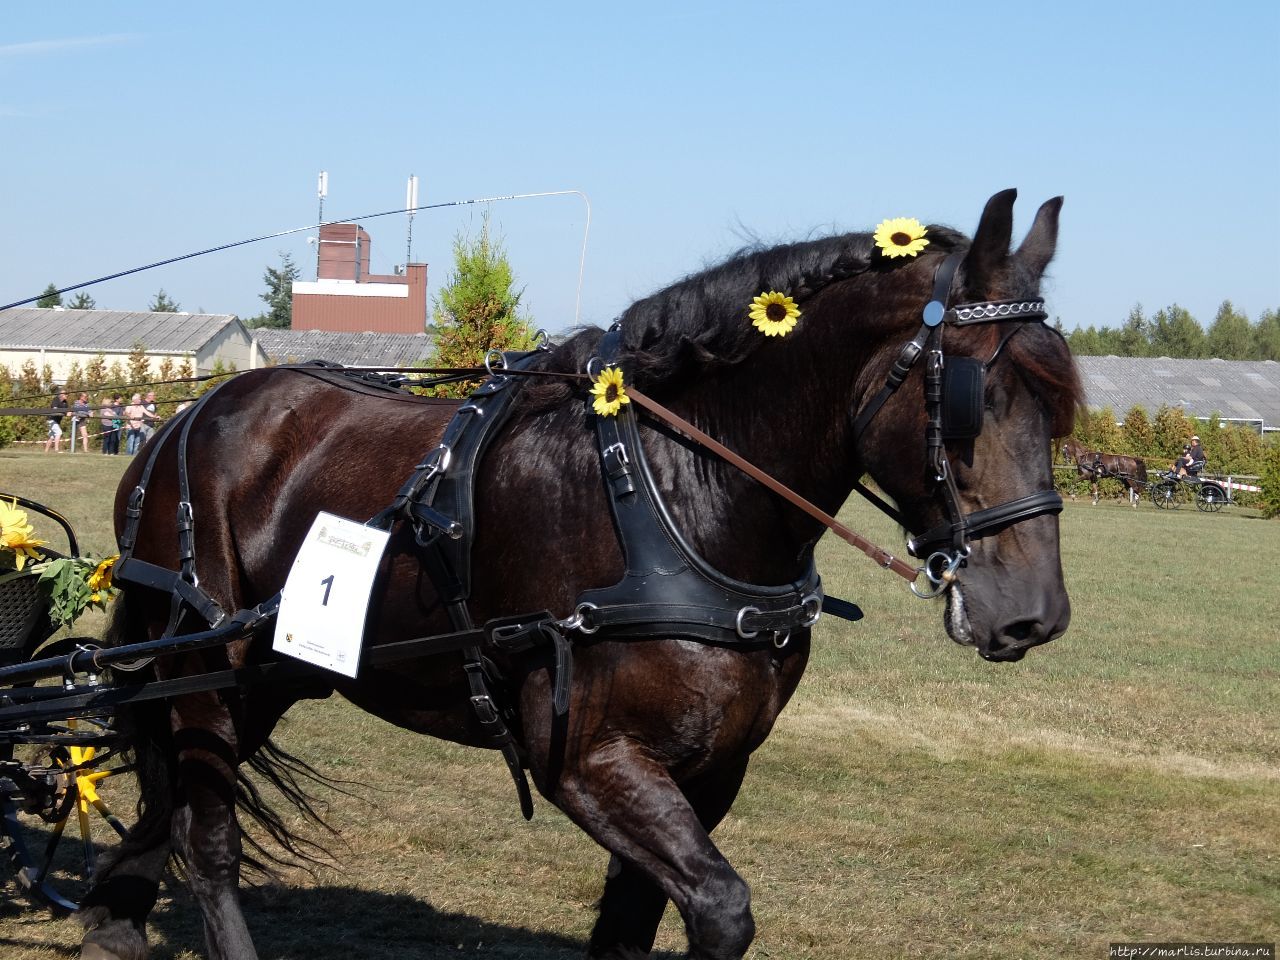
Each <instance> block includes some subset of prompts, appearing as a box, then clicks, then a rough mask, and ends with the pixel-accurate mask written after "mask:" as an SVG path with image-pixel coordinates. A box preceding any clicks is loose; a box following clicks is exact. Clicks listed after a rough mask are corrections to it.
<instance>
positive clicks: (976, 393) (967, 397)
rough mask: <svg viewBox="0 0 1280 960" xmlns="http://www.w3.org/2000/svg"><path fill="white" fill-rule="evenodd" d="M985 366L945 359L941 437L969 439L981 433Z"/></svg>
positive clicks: (961, 359)
mask: <svg viewBox="0 0 1280 960" xmlns="http://www.w3.org/2000/svg"><path fill="white" fill-rule="evenodd" d="M985 380H986V364H984V363H983V362H982V361H981V360H978V359H976V358H974V357H948V358H947V360H946V365H945V366H944V367H943V370H942V438H943V439H944V440H970V439H972V438H974V437H976V436H977V435H978V434H980V433H981V432H982V410H983V406H984V397H983V386H984V382H985Z"/></svg>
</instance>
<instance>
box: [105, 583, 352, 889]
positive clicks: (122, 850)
mask: <svg viewBox="0 0 1280 960" xmlns="http://www.w3.org/2000/svg"><path fill="white" fill-rule="evenodd" d="M140 598H141V595H140V594H136V593H135V594H134V595H132V596H131V594H130V591H129V590H124V591H122V592H121V593H120V594H119V595H118V596H117V597H116V599H115V600H114V601H113V603H112V604H111V612H110V619H109V621H108V624H107V628H106V631H105V632H104V634H103V645H104V646H108V647H111V646H120V645H122V644H124V643H128V642H130V641H131V640H137V639H138V638H140V637H143V636H144V635H145V634H144V631H145V629H146V624H145V622H144V620H143V615H142V610H141V609H140V608H141V606H142V604H141V603H140V602H139V601H140ZM128 678H129V679H130V680H131V681H133V682H136V681H138V680H143V679H145V680H155V679H156V676H155V671H154V668H153V667H146V668H145V672H142V673H138V674H129V675H128ZM116 724H117V728H118V729H120V730H121V731H122V732H123V733H124V734H125V737H126V742H127V743H128V745H129V747H128V752H129V753H130V754H131V755H132V759H133V766H134V768H135V769H136V772H137V778H138V786H139V797H138V806H137V813H138V819H137V823H136V825H135V826H134V828H133V829H132V830H131V831H130V832H129V834H128V836H127V837H126V838H125V839H124V840H122V841H121V843H120V845H119V847H117V848H116V851H114V852H113V855H112V857H111V863H120V862H123V861H125V860H126V859H128V858H129V857H130V856H132V855H136V854H141V853H144V852H146V851H149V850H154V849H156V848H158V847H159V846H161V845H162V844H164V843H167V842H168V840H169V835H170V829H171V822H172V818H173V813H174V804H173V796H174V793H175V791H174V789H173V786H174V784H175V782H176V772H177V753H176V750H175V748H174V743H173V734H172V728H171V726H170V717H169V702H168V701H167V700H152V701H147V702H142V703H136V704H130V705H127V706H126V707H124V708H122V709H121V710H120V711H119V713H118V714H117V717H116ZM246 765H247V767H248V768H249V770H252V772H253V773H254V774H256V777H251V776H250V775H249V772H248V771H247V770H246V769H245V768H246ZM264 783H265V784H267V785H269V786H270V787H271V788H272V789H273V791H274V792H275V793H276V794H278V795H279V796H280V797H283V798H284V799H285V800H286V801H288V803H289V804H290V805H291V806H293V807H295V808H296V809H297V810H298V811H299V812H300V813H301V814H302V819H303V820H304V821H307V822H309V823H311V824H312V825H314V826H317V827H319V828H320V829H321V830H322V831H323V832H325V833H327V834H328V835H329V836H330V837H336V836H337V831H336V830H335V829H334V828H333V827H332V826H331V825H330V824H329V823H328V822H327V821H326V820H325V817H324V814H323V813H322V808H323V807H324V804H323V802H322V801H320V800H318V799H317V798H316V797H315V796H314V795H313V794H312V793H311V791H310V788H311V786H313V785H319V786H322V787H325V788H327V789H330V790H333V791H335V792H337V793H341V794H345V795H347V796H351V797H356V798H358V797H359V795H358V794H356V793H355V792H353V791H352V790H350V789H349V787H351V786H358V784H352V783H348V782H346V781H339V780H335V779H333V778H330V777H327V776H325V775H324V774H323V773H321V772H319V771H318V770H316V769H315V768H313V767H312V766H311V765H310V764H308V763H306V762H305V761H303V760H300V759H299V758H297V757H295V756H293V755H292V754H291V753H289V752H288V751H287V750H284V749H282V748H281V747H279V746H278V745H276V744H275V743H274V742H272V741H271V740H269V739H268V740H266V741H265V743H264V744H263V745H262V746H261V747H260V748H259V749H258V750H257V751H256V752H255V753H254V754H252V755H251V756H250V757H249V758H248V760H247V761H245V763H242V764H240V765H239V766H237V768H236V785H235V798H236V800H235V802H236V809H237V810H238V811H239V812H240V813H241V814H243V815H245V816H247V817H248V818H249V819H250V820H252V821H253V822H254V823H256V824H257V825H258V827H259V828H261V831H262V833H263V834H265V835H266V837H269V838H270V840H272V841H274V844H275V845H276V846H277V847H278V848H279V849H278V850H277V849H273V848H272V847H271V846H269V845H267V844H264V843H263V842H262V841H261V840H259V839H257V838H256V837H255V836H254V835H253V834H252V833H249V832H246V831H245V830H244V828H243V827H242V828H241V839H242V841H243V844H244V847H245V850H244V852H243V853H242V855H241V856H242V860H243V863H244V865H245V866H246V867H249V868H251V869H254V870H256V871H258V872H259V873H261V874H263V875H264V876H267V877H271V876H273V875H274V867H302V868H304V869H309V867H310V866H311V865H318V864H320V863H324V862H332V860H333V856H332V854H331V853H330V852H329V850H328V849H327V848H326V847H325V846H323V845H322V844H320V843H317V842H316V841H314V840H311V839H308V838H307V837H304V836H302V835H301V834H300V833H298V832H296V831H295V830H293V829H292V828H291V827H290V826H289V824H288V822H287V821H286V820H285V819H284V818H283V817H282V816H281V815H280V813H279V812H278V811H277V810H276V809H275V807H274V806H273V805H272V803H271V802H269V800H268V798H267V797H265V796H264V795H263V791H262V785H263V784H264ZM250 851H252V852H250ZM176 859H177V858H176V855H175V860H176ZM178 866H179V867H180V866H181V863H180V861H179V862H178ZM109 870H110V867H108V868H107V869H106V870H104V871H102V873H101V874H100V876H105V874H106V873H107V872H109Z"/></svg>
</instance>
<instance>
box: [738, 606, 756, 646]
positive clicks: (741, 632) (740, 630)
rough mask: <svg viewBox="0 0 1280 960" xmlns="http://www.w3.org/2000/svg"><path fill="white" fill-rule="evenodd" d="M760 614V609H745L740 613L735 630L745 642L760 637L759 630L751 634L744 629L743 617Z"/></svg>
mask: <svg viewBox="0 0 1280 960" xmlns="http://www.w3.org/2000/svg"><path fill="white" fill-rule="evenodd" d="M759 612H760V609H759V608H758V607H743V608H742V609H741V610H739V611H738V619H737V620H735V621H734V624H733V628H734V629H735V630H736V631H738V636H740V637H741V638H742V639H743V640H750V639H752V638H753V637H758V636H759V635H760V631H759V630H752V631H751V632H750V633H748V632H747V631H746V630H744V629H743V628H742V618H743V617H745V616H746V615H747V614H749V613H759Z"/></svg>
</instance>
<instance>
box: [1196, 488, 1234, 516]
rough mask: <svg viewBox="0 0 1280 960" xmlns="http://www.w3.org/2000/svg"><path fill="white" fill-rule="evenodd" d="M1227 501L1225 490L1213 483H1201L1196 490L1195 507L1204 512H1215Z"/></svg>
mask: <svg viewBox="0 0 1280 960" xmlns="http://www.w3.org/2000/svg"><path fill="white" fill-rule="evenodd" d="M1226 502H1227V492H1226V491H1225V490H1223V489H1222V488H1221V487H1220V486H1218V485H1217V484H1213V483H1203V484H1201V485H1200V489H1199V490H1197V491H1196V507H1197V508H1198V509H1200V510H1203V511H1204V512H1205V513H1217V512H1218V511H1219V510H1221V509H1222V508H1223V506H1224V505H1225V504H1226Z"/></svg>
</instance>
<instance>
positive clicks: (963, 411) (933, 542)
mask: <svg viewBox="0 0 1280 960" xmlns="http://www.w3.org/2000/svg"><path fill="white" fill-rule="evenodd" d="M965 255H966V253H965V252H964V251H961V252H957V253H952V254H949V255H948V256H947V257H946V258H945V259H944V260H942V262H941V263H939V264H938V266H937V268H936V270H935V271H934V275H933V295H932V296H931V297H930V299H929V302H928V303H926V304H925V306H924V310H923V311H922V312H921V324H920V329H919V331H918V332H917V333H916V335H915V336H914V337H912V338H911V339H910V340H908V341H907V342H906V343H905V344H904V345H903V347H902V349H901V350H900V351H899V353H898V357H897V359H896V360H895V361H894V363H893V366H892V367H891V368H890V370H889V374H888V376H887V377H886V378H885V383H884V386H882V387H881V388H880V390H879V392H877V393H876V394H875V396H873V397H872V398H871V399H870V400H869V401H868V402H867V404H866V406H864V407H863V408H862V410H861V411H859V412H858V414H857V416H856V417H855V418H854V424H853V434H854V442H855V443H856V442H857V441H858V440H859V439H860V438H861V436H862V434H863V432H864V431H865V430H866V428H867V426H868V425H869V424H870V423H871V421H872V420H873V419H874V418H875V416H876V414H877V413H878V412H879V410H880V408H881V407H882V406H884V403H885V401H886V400H888V399H889V397H891V396H892V395H893V394H894V392H895V391H897V389H898V387H900V386H901V385H902V382H903V380H905V379H906V376H907V374H908V373H909V372H910V370H911V369H912V367H914V366H915V364H916V361H917V360H919V358H920V356H921V355H922V354H923V355H924V357H925V370H924V405H925V412H926V415H927V420H926V425H925V444H926V447H927V449H928V458H929V460H928V462H929V468H930V470H931V471H932V472H933V476H934V481H935V483H936V484H937V490H938V495H939V496H941V498H942V502H943V505H944V507H945V508H946V513H947V519H946V520H945V521H944V522H942V523H940V524H938V525H937V526H935V527H933V528H931V529H929V530H927V531H925V532H924V533H922V534H920V535H918V536H915V537H912V538H911V539H910V540H908V541H907V551H908V552H909V553H910V554H911V555H912V556H913V557H917V558H925V557H927V559H926V560H925V564H924V568H923V570H924V573H925V575H926V576H927V577H928V579H929V583H930V588H929V589H928V590H927V591H921V590H918V589H916V585H915V584H914V583H913V584H912V585H911V591H912V592H913V593H914V594H915V595H916V596H918V597H922V598H932V597H937V596H940V595H941V594H942V593H943V592H944V591H945V590H946V589H947V588H948V587H949V586H951V584H952V583H954V582H955V581H956V578H957V576H958V571H959V569H960V568H961V567H963V566H964V564H965V561H966V560H967V559H968V557H969V555H970V553H971V552H972V548H971V547H970V545H969V544H970V541H973V540H978V539H981V538H982V537H986V536H989V535H991V534H993V533H997V532H999V531H1000V530H1003V529H1005V528H1006V527H1008V526H1010V525H1011V524H1014V523H1018V522H1020V521H1022V520H1028V519H1030V518H1032V517H1038V516H1041V515H1042V514H1045V513H1058V512H1060V511H1061V510H1062V497H1061V496H1059V495H1058V493H1057V491H1055V490H1052V489H1050V490H1041V491H1039V492H1037V493H1032V494H1029V495H1028V496H1025V497H1018V498H1017V499H1015V500H1009V501H1007V502H1005V503H1002V504H999V505H997V506H994V507H988V508H986V509H985V510H976V511H973V512H971V513H965V512H964V509H963V508H962V506H961V504H960V491H959V489H958V488H957V487H956V482H955V476H954V473H953V471H952V469H951V463H950V461H949V460H948V458H947V449H946V441H947V440H954V439H965V438H970V439H971V438H973V437H976V436H977V435H978V433H979V432H980V431H981V429H982V409H983V404H984V401H983V382H984V379H985V374H986V371H987V370H989V369H990V367H991V365H992V364H993V363H995V361H996V360H997V359H998V358H999V356H1000V354H1001V352H1002V351H1003V350H1004V347H1005V344H1006V343H1008V341H1009V339H1010V338H1011V337H1012V336H1014V334H1016V333H1017V332H1018V331H1019V330H1021V329H1022V328H1023V326H1022V325H1023V324H1025V323H1028V322H1037V323H1039V322H1043V321H1045V320H1047V319H1048V316H1049V315H1048V314H1047V313H1046V312H1045V309H1044V301H1043V300H1041V299H1038V298H1037V299H1032V300H990V301H985V302H981V303H962V304H956V305H954V306H951V307H948V306H947V301H948V300H949V299H950V296H951V287H952V284H953V283H954V281H955V277H956V273H957V270H958V269H959V266H960V264H961V262H962V261H963V260H964V258H965ZM1006 321H1008V322H1013V323H1015V324H1016V325H1015V326H1012V327H1010V328H1009V330H1008V331H1006V332H1005V334H1004V336H1003V337H1001V339H1000V343H999V345H998V346H997V347H996V350H995V352H994V353H993V354H992V355H991V358H990V359H989V360H987V361H986V362H985V363H983V362H982V361H981V360H978V359H975V358H972V357H951V358H948V357H947V356H946V353H945V351H944V349H943V344H942V331H943V327H944V326H946V325H948V324H949V325H951V326H953V327H964V326H972V325H973V324H978V323H1000V322H1006ZM854 488H855V489H856V490H858V492H859V493H861V494H862V495H863V496H864V497H866V498H867V499H868V500H870V501H871V502H872V503H873V504H874V505H875V506H877V507H879V508H880V509H881V510H883V511H884V512H886V513H887V514H888V515H889V516H891V517H892V518H893V519H895V520H896V521H898V523H900V524H901V525H902V526H903V527H907V528H908V529H910V527H909V524H908V523H907V521H906V519H905V518H904V517H903V516H902V514H901V513H900V512H899V511H898V510H896V509H895V508H894V507H892V506H890V505H889V504H888V503H886V502H885V501H884V500H883V499H882V498H880V497H879V496H877V495H876V494H875V493H873V492H872V491H870V490H868V489H867V488H866V487H865V486H864V485H863V484H862V483H861V482H858V483H855V485H854Z"/></svg>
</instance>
